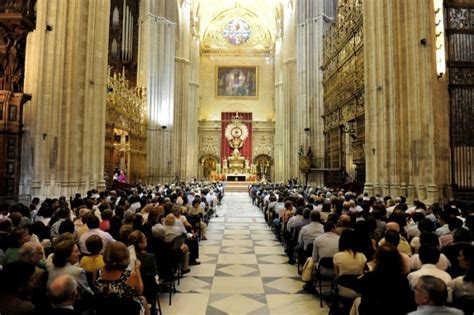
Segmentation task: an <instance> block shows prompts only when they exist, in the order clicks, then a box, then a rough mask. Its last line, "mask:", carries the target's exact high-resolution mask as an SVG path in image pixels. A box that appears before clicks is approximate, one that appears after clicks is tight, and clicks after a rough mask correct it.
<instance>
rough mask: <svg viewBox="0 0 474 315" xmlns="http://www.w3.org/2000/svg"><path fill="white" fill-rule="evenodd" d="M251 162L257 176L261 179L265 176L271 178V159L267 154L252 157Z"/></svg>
mask: <svg viewBox="0 0 474 315" xmlns="http://www.w3.org/2000/svg"><path fill="white" fill-rule="evenodd" d="M253 164H255V166H256V171H257V177H258V178H259V179H260V180H261V179H263V177H264V176H265V178H266V179H268V180H270V179H271V178H273V159H272V157H271V156H269V155H267V154H259V155H257V156H256V157H254V159H253Z"/></svg>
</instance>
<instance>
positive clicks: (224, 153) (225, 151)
mask: <svg viewBox="0 0 474 315" xmlns="http://www.w3.org/2000/svg"><path fill="white" fill-rule="evenodd" d="M236 114H238V115H239V117H240V119H241V121H242V122H243V123H244V124H245V125H246V126H247V129H248V132H249V135H248V137H247V139H245V141H244V146H243V147H242V148H241V149H240V154H242V156H243V157H244V158H246V159H247V160H249V163H250V164H252V113H239V112H232V113H222V115H221V165H222V163H223V160H224V159H225V158H228V157H229V156H231V155H232V151H233V149H232V148H231V147H230V144H229V140H227V138H226V137H225V130H226V128H227V125H229V124H230V123H232V117H235V116H236Z"/></svg>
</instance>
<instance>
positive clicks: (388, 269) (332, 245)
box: [250, 181, 474, 315]
mask: <svg viewBox="0 0 474 315" xmlns="http://www.w3.org/2000/svg"><path fill="white" fill-rule="evenodd" d="M250 197H251V198H252V200H253V203H254V204H255V205H256V206H258V207H260V209H261V210H262V212H263V214H264V217H265V220H266V222H267V223H268V225H269V227H271V228H272V230H273V231H274V233H275V238H276V239H278V240H279V241H280V242H281V244H282V246H284V248H285V252H286V253H287V255H288V263H289V264H297V265H298V273H299V274H301V277H302V280H303V281H305V282H306V283H305V285H304V287H303V288H304V290H306V291H307V292H309V293H313V294H316V295H317V296H319V298H320V300H321V306H323V302H327V304H328V305H329V307H330V311H331V314H351V315H353V314H361V315H365V314H374V315H375V314H407V313H410V314H414V315H415V314H416V315H418V314H463V312H464V314H473V313H474V246H473V241H474V208H473V206H472V205H471V206H470V207H469V206H461V205H458V204H457V203H456V202H455V201H451V202H449V203H447V204H445V205H444V206H441V205H440V204H433V205H430V206H426V205H425V204H424V203H423V202H421V201H419V200H414V201H413V204H412V205H409V204H407V202H406V199H405V198H404V197H397V198H395V199H392V198H391V197H389V196H387V197H384V198H382V197H380V196H375V197H369V196H368V195H367V194H362V195H356V194H353V193H351V192H344V191H343V190H328V189H324V188H322V189H315V188H311V187H302V186H299V185H297V184H296V185H295V184H294V183H293V182H292V181H290V182H289V184H288V185H277V184H266V185H253V186H252V187H251V188H250Z"/></svg>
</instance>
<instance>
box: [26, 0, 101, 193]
mask: <svg viewBox="0 0 474 315" xmlns="http://www.w3.org/2000/svg"><path fill="white" fill-rule="evenodd" d="M109 14H110V1H108V0H103V1H93V0H70V1H63V0H39V1H38V2H37V21H36V29H35V31H34V32H32V33H30V35H29V36H28V42H27V57H26V59H27V60H26V67H27V71H26V73H25V88H24V90H25V93H28V94H31V95H32V101H31V102H30V103H29V104H28V105H27V106H26V107H25V112H24V123H25V134H24V139H25V141H24V143H23V152H24V153H25V154H24V155H23V154H22V155H23V156H24V157H25V158H24V159H23V161H22V164H23V165H22V178H21V183H20V189H21V192H20V193H22V194H32V195H34V196H40V197H45V196H50V197H51V196H60V195H65V196H70V195H72V194H74V193H76V192H81V193H84V192H85V191H86V190H89V189H92V188H99V189H100V188H103V187H104V186H105V182H104V141H105V123H104V122H105V93H106V89H105V86H106V82H107V53H108V36H109V35H108V33H109V32H108V29H109ZM47 25H49V26H51V30H50V31H47V30H46V26H47Z"/></svg>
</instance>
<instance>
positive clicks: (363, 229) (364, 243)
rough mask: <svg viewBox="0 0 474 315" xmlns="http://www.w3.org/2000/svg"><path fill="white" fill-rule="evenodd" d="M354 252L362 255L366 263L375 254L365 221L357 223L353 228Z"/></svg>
mask: <svg viewBox="0 0 474 315" xmlns="http://www.w3.org/2000/svg"><path fill="white" fill-rule="evenodd" d="M354 232H355V239H356V250H357V251H358V252H361V253H362V254H364V256H365V257H366V258H367V260H368V261H370V260H372V257H373V256H374V253H375V246H374V242H372V239H371V238H370V232H371V231H370V225H369V223H368V222H367V221H365V220H363V221H357V222H356V225H355V228H354Z"/></svg>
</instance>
